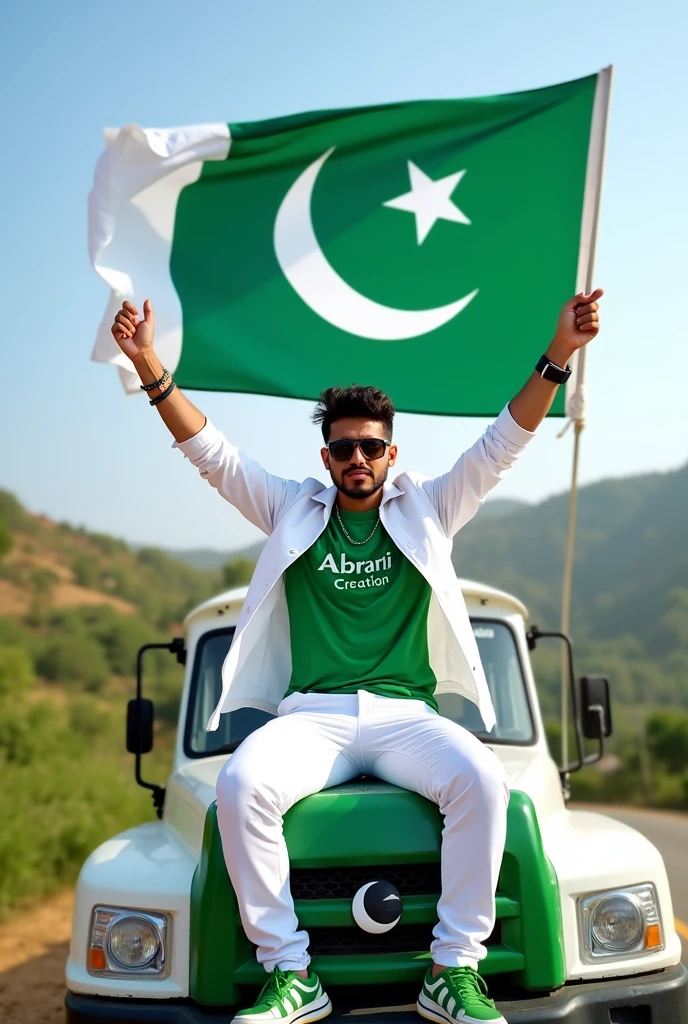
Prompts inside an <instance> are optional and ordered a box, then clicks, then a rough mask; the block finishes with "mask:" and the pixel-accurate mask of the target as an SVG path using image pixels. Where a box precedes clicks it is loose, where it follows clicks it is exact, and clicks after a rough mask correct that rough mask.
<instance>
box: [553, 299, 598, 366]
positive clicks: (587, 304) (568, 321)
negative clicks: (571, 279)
mask: <svg viewBox="0 0 688 1024" xmlns="http://www.w3.org/2000/svg"><path fill="white" fill-rule="evenodd" d="M603 295H604V292H603V290H602V289H601V288H596V289H595V291H594V292H591V293H590V295H585V294H584V293H583V292H580V293H579V294H578V295H574V297H573V298H572V299H569V301H568V302H566V303H565V304H564V307H563V309H562V311H561V313H560V314H559V320H558V321H557V332H556V334H555V336H554V342H553V345H556V347H557V348H565V349H566V350H567V351H568V353H569V354H570V355H573V353H574V352H575V351H576V349H579V348H582V347H583V345H587V344H588V342H589V341H592V339H593V338H594V337H595V335H596V334H597V332H598V331H599V329H600V318H599V316H598V315H597V310H598V309H599V307H598V305H597V300H598V299H600V298H602V296H603Z"/></svg>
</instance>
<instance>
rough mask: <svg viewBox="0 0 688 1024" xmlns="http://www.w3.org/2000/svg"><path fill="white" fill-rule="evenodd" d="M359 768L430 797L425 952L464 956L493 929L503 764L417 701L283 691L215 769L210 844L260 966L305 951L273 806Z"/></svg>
mask: <svg viewBox="0 0 688 1024" xmlns="http://www.w3.org/2000/svg"><path fill="white" fill-rule="evenodd" d="M361 774H365V775H372V776H375V777H377V778H379V779H382V780H383V781H385V782H389V783H392V784H393V785H395V786H399V787H401V788H402V789H408V790H412V791H413V792H416V793H420V794H421V795H422V796H424V797H426V798H427V799H428V800H432V801H433V803H436V804H438V805H439V808H440V811H441V812H442V814H443V815H444V830H443V832H442V854H441V860H442V863H441V871H442V895H441V898H440V900H439V903H438V905H437V913H438V917H439V922H438V924H437V925H436V927H435V929H434V932H433V935H434V937H435V938H434V941H433V943H432V945H431V952H432V956H433V960H434V961H435V963H438V964H442V965H444V966H466V965H471V966H475V965H476V964H477V961H478V960H480V959H482V957H484V956H485V952H486V951H485V947H484V946H483V945H482V943H483V941H484V939H486V938H487V937H488V935H489V934H490V933H491V931H492V929H493V927H494V920H495V890H496V888H497V878H498V874H499V869H500V866H501V862H502V854H503V852H504V843H505V838H506V808H507V804H508V802H509V789H508V786H507V783H506V778H505V774H504V769H503V767H502V764H501V762H500V761H499V759H498V758H497V756H496V754H494V753H493V751H491V750H490V749H489V748H487V747H485V746H484V745H483V744H482V743H481V742H480V740H477V739H476V738H475V736H473V735H472V733H470V732H468V731H467V730H466V729H464V728H463V727H462V726H460V725H457V724H456V723H455V722H451V721H449V719H446V718H443V717H442V716H441V715H438V714H437V713H436V712H434V711H433V710H432V709H431V708H429V707H428V706H427V704H425V703H424V701H420V700H404V699H395V698H390V697H380V696H377V695H375V694H371V693H368V692H366V691H365V690H359V691H358V693H357V694H355V695H349V694H347V695H337V694H292V695H291V696H290V697H287V698H286V699H285V700H283V701H282V703H281V704H280V706H279V709H278V717H277V718H275V719H273V720H272V721H270V722H268V723H267V724H266V725H264V726H262V727H261V728H260V729H257V730H256V732H254V733H252V734H251V735H250V736H248V737H247V738H246V739H245V740H244V741H243V743H242V744H241V745H240V746H239V748H238V749H237V750H236V752H235V753H234V754H233V755H232V756H231V757H230V758H229V760H228V762H227V764H226V765H225V766H224V768H223V769H222V771H221V772H220V776H219V778H218V781H217V809H218V822H219V827H220V835H221V837H222V848H223V852H224V857H225V861H226V864H227V870H228V872H229V877H230V879H231V881H232V885H233V886H234V890H235V892H236V896H237V901H238V905H239V912H240V914H241V921H242V924H243V927H244V931H245V932H246V935H247V937H248V938H249V940H250V941H251V942H252V943H254V944H255V945H256V946H257V947H258V952H257V958H258V960H259V962H260V963H262V964H263V965H264V967H265V969H266V970H268V971H272V969H273V968H274V967H275V966H279V967H280V968H282V969H283V970H304V969H305V968H306V967H307V966H308V963H309V961H310V957H309V955H308V935H307V933H306V932H305V931H301V930H299V926H298V921H297V918H296V915H295V913H294V903H293V900H292V897H291V892H290V888H289V856H288V853H287V845H286V843H285V840H284V835H283V831H282V819H283V816H284V815H285V814H286V812H287V811H288V810H289V808H290V807H291V806H292V805H293V804H295V803H296V802H297V801H298V800H302V799H303V798H304V797H306V796H309V795H310V794H311V793H317V792H319V791H320V790H322V789H327V788H328V787H329V786H337V785H339V784H341V783H343V782H347V781H349V780H350V779H353V778H356V777H357V776H359V775H361ZM402 897H403V893H402Z"/></svg>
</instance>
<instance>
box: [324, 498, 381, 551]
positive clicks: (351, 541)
mask: <svg viewBox="0 0 688 1024" xmlns="http://www.w3.org/2000/svg"><path fill="white" fill-rule="evenodd" d="M334 510H335V512H336V513H337V519H338V520H339V525H340V526H341V528H342V532H343V533H344V536H345V537H346V539H347V540H348V541H349V543H351V544H355V545H356V547H357V548H360V547H361V546H362V545H363V544H367V543H368V541H369V540H372V539H373V536H374V535H375V531H376V530H377V528H378V526H379V525H380V511H379V509H378V513H377V522H376V523H375V526H374V527H373V532H372V533H370V534H369V535H368V536H367V537H366V539H365V540H354V539H353V537H352V536H351V534H350V533H349V531H348V530H347V528H346V526H345V525H344V523H343V522H342V517H341V516H340V514H339V509H338V507H337V506H336V505H335V507H334Z"/></svg>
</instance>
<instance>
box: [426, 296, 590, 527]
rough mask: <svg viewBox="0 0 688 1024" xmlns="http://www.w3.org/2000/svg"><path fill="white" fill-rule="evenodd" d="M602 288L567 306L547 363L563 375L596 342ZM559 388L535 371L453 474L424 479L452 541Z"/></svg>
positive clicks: (518, 451)
mask: <svg viewBox="0 0 688 1024" xmlns="http://www.w3.org/2000/svg"><path fill="white" fill-rule="evenodd" d="M601 296H602V289H601V288H598V289H597V290H596V291H594V292H592V293H591V294H590V295H583V294H580V295H576V296H574V298H572V299H570V300H569V301H568V302H567V303H565V305H564V307H563V309H562V311H561V313H560V314H559V320H558V322H557V329H556V332H555V334H554V338H553V339H552V342H551V344H550V346H549V348H548V349H547V351H546V352H545V355H546V356H547V359H548V360H549V361H550V362H552V363H554V364H555V366H557V367H560V368H561V369H562V370H563V369H566V366H567V365H568V362H569V360H570V358H571V356H572V355H573V353H574V352H575V351H576V350H577V349H579V348H582V347H583V346H584V345H587V343H588V342H589V341H590V340H591V339H592V338H594V337H595V335H596V334H597V332H598V330H599V327H600V324H599V317H598V315H597V310H598V306H597V300H598V299H599V298H601ZM558 386H559V385H558V384H556V383H553V382H552V381H550V380H547V379H545V378H544V377H542V376H541V374H539V373H537V372H533V373H532V374H531V375H530V377H529V378H528V380H527V381H526V383H525V385H524V386H523V387H522V388H521V390H520V391H519V392H518V394H517V395H516V396H515V397H514V398H512V399H511V401H510V402H509V404H508V406H507V407H506V409H504V410H503V412H501V413H500V415H499V416H498V417H497V419H496V420H495V422H494V423H491V424H490V426H489V427H488V428H487V430H486V431H485V433H484V434H483V435H482V437H481V438H479V439H478V440H477V441H476V443H475V444H474V445H473V446H472V448H469V449H468V451H466V452H464V453H463V455H462V456H461V457H460V458H459V460H458V461H457V462H456V463H455V464H454V466H452V468H451V469H450V470H449V472H447V473H444V474H442V476H437V477H434V478H432V479H430V480H426V481H424V483H423V487H424V489H425V490H426V492H427V493H428V494H429V496H430V497H431V499H432V501H433V503H434V505H435V507H436V508H437V511H438V514H439V517H440V521H441V523H442V526H443V527H444V530H445V532H446V533H447V536H449V537H453V536H454V534H455V533H456V532H457V531H458V530H460V529H461V527H462V526H464V525H465V524H466V523H467V522H468V521H469V520H470V519H472V518H473V516H474V515H475V513H476V512H477V511H478V509H479V508H480V506H481V504H482V502H483V501H484V499H485V497H486V495H487V494H489V492H490V491H491V490H492V488H493V487H494V486H495V485H496V484H497V483H498V481H499V480H500V478H501V477H502V476H503V474H504V473H505V472H506V470H507V469H509V468H510V467H511V466H512V465H513V463H514V462H515V461H516V460H517V459H518V457H519V455H520V454H521V452H522V451H523V449H524V448H525V446H526V444H527V443H528V441H529V440H530V439H531V438H532V437H533V432H534V431H535V430H536V429H537V428H538V427H539V426H540V424H541V423H542V421H543V419H544V418H545V416H546V415H547V413H548V412H549V410H550V408H551V406H552V402H553V401H554V396H555V395H556V393H557V388H558Z"/></svg>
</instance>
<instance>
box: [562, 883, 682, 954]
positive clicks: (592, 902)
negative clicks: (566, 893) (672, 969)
mask: <svg viewBox="0 0 688 1024" xmlns="http://www.w3.org/2000/svg"><path fill="white" fill-rule="evenodd" d="M578 916H579V921H580V926H581V927H580V935H581V954H582V957H583V960H586V961H587V962H588V963H594V962H595V961H597V960H599V959H600V958H603V957H604V958H614V959H623V958H624V957H630V956H638V955H639V954H643V953H656V952H657V951H658V950H660V949H663V948H664V940H663V938H662V924H661V921H660V919H659V908H658V905H657V895H656V893H655V887H654V886H653V885H651V884H650V883H648V884H647V885H634V886H629V887H628V888H625V889H608V890H606V891H604V892H597V893H591V894H589V895H587V896H581V897H579V899H578Z"/></svg>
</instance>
